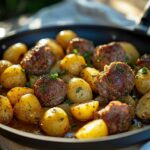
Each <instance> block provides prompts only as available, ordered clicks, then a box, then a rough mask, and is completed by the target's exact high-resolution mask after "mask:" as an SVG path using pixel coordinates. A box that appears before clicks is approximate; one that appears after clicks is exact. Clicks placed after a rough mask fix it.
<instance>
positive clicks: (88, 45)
mask: <svg viewBox="0 0 150 150" xmlns="http://www.w3.org/2000/svg"><path fill="white" fill-rule="evenodd" d="M74 49H77V50H78V53H79V54H81V55H84V53H85V52H90V53H92V52H93V51H94V45H93V43H92V42H91V41H89V40H86V39H83V38H74V39H72V40H71V41H70V42H69V44H68V47H67V53H73V50H74Z"/></svg>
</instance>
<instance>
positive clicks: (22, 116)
mask: <svg viewBox="0 0 150 150" xmlns="http://www.w3.org/2000/svg"><path fill="white" fill-rule="evenodd" d="M14 113H15V116H16V118H17V119H19V120H20V121H22V122H26V123H29V124H38V123H39V120H40V118H41V114H42V108H41V105H40V103H39V101H38V99H37V98H36V96H35V95H33V94H25V95H23V96H21V98H20V100H19V102H18V103H16V104H15V106H14Z"/></svg>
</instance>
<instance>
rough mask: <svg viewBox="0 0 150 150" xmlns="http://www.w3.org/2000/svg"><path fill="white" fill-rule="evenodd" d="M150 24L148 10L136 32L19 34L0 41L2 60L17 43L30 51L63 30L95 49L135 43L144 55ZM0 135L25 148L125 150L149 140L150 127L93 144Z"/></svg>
mask: <svg viewBox="0 0 150 150" xmlns="http://www.w3.org/2000/svg"><path fill="white" fill-rule="evenodd" d="M149 24H150V9H149V8H147V10H146V13H145V14H144V16H143V18H142V20H141V22H140V24H139V25H138V26H137V28H136V30H135V31H129V30H124V29H119V28H113V27H105V26H97V25H68V26H53V27H46V28H41V29H36V30H31V31H25V32H20V33H17V34H14V35H9V36H8V37H6V38H4V39H2V40H0V56H2V54H3V52H4V50H5V49H6V48H7V47H8V46H10V45H11V44H14V43H16V42H23V43H26V44H27V45H28V46H29V47H30V46H32V45H34V44H35V42H36V41H38V40H39V39H41V38H46V37H49V38H55V36H56V34H57V33H58V32H59V31H61V30H64V29H71V30H74V31H75V32H76V33H77V34H78V35H79V36H80V37H83V38H87V39H89V40H92V41H94V43H95V45H97V44H103V43H108V42H112V41H128V42H131V43H133V44H134V45H135V46H136V47H137V49H138V50H139V52H140V53H141V54H143V53H150V52H149V51H150V36H148V35H147V34H146V32H147V31H148V25H149ZM0 134H1V135H3V136H5V137H7V138H9V139H11V140H13V141H15V142H17V143H20V144H23V145H25V146H30V147H34V148H39V149H48V150H58V149H65V150H77V149H85V150H91V149H94V150H100V149H105V150H106V149H109V150H110V149H114V148H120V147H125V146H128V145H131V144H135V143H138V142H141V141H145V140H148V139H150V126H147V127H144V128H142V129H139V130H135V131H130V132H126V133H120V134H117V135H111V136H108V137H104V138H100V139H96V140H95V139H94V140H80V141H79V140H77V139H67V138H56V137H49V136H41V135H34V134H31V133H26V132H23V131H19V130H16V129H13V128H10V127H8V126H5V125H2V124H0Z"/></svg>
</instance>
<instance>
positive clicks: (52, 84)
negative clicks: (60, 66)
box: [33, 75, 67, 107]
mask: <svg viewBox="0 0 150 150" xmlns="http://www.w3.org/2000/svg"><path fill="white" fill-rule="evenodd" d="M33 88H34V92H35V95H36V96H37V98H38V99H39V101H40V103H41V105H42V106H46V107H47V106H48V107H53V106H57V105H58V104H60V103H61V102H63V100H64V98H65V96H66V93H67V88H66V84H65V83H64V81H63V80H62V79H59V78H57V79H51V78H50V77H49V76H48V75H45V76H42V77H40V78H39V79H38V80H37V81H36V82H35V84H34V86H33Z"/></svg>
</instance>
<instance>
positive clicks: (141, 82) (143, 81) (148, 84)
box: [135, 68, 150, 94]
mask: <svg viewBox="0 0 150 150" xmlns="http://www.w3.org/2000/svg"><path fill="white" fill-rule="evenodd" d="M143 69H144V68H142V69H140V70H139V71H138V72H137V74H136V76H135V87H136V89H137V90H138V92H140V93H141V94H146V93H147V92H148V91H149V90H150V70H149V69H147V68H145V69H146V73H143V71H142V70H143Z"/></svg>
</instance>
